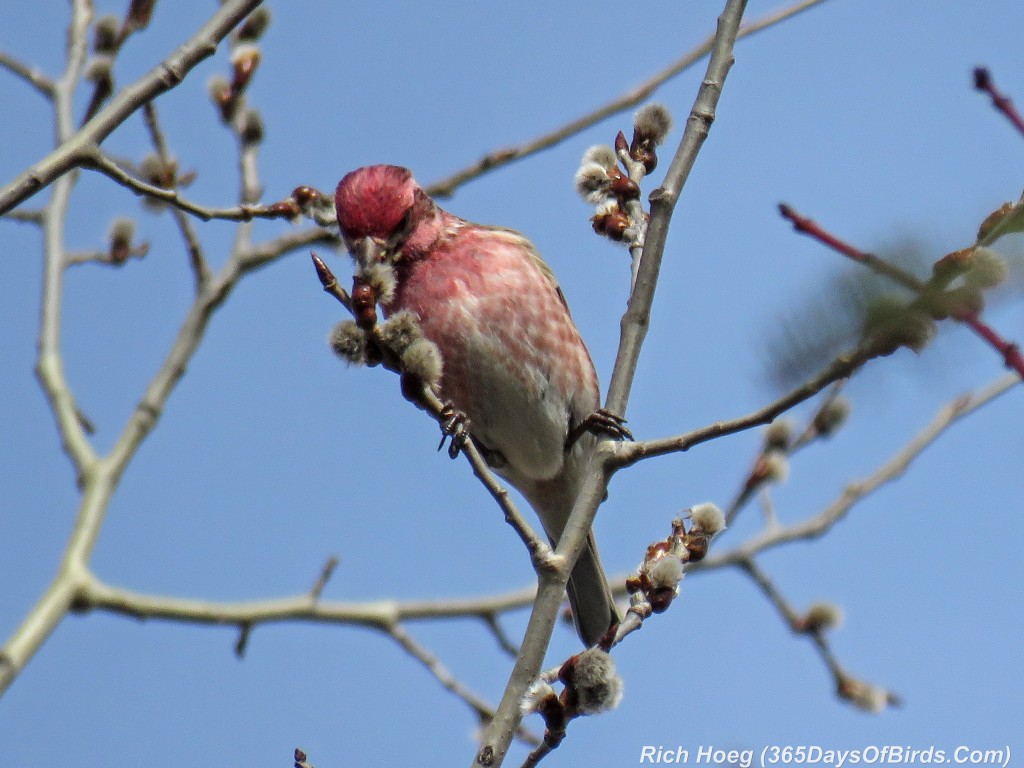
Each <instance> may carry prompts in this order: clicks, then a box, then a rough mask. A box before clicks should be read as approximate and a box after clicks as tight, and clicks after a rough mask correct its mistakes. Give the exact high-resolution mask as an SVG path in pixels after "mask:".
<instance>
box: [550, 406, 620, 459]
mask: <svg viewBox="0 0 1024 768" xmlns="http://www.w3.org/2000/svg"><path fill="white" fill-rule="evenodd" d="M585 432H590V433H591V434H594V435H597V434H603V435H607V436H608V437H610V438H611V439H612V440H632V439H633V433H632V432H630V431H629V430H628V429H626V420H625V419H624V418H622V417H621V416H619V415H617V414H614V413H612V412H611V411H609V410H607V409H605V408H599V409H597V410H596V411H594V412H593V413H592V414H590V415H589V416H587V418H585V419H584V420H583V421H581V422H580V423H579V424H577V425H576V426H575V427H574V428H573V429H572V431H570V432H569V436H568V437H566V439H565V450H567V451H568V450H569V449H571V448H572V447H573V446H574V445H575V444H576V441H577V440H579V439H580V438H581V437H582V436H583V434H584V433H585Z"/></svg>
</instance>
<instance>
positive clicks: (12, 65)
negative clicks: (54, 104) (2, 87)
mask: <svg viewBox="0 0 1024 768" xmlns="http://www.w3.org/2000/svg"><path fill="white" fill-rule="evenodd" d="M0 67H2V68H3V69H6V70H7V71H8V72H10V73H11V74H12V75H14V76H15V77H19V78H21V79H22V80H24V81H25V82H26V83H28V84H29V85H31V86H32V87H33V88H35V89H36V90H37V91H39V93H41V94H42V95H43V96H45V97H46V98H48V99H52V98H53V97H54V94H55V93H56V91H57V85H56V84H55V83H54V82H53V80H51V79H50V78H49V77H47V76H46V75H45V74H44V73H43V72H42V71H40V70H39V69H38V68H37V67H31V66H28V65H26V64H24V63H22V62H20V61H18V60H17V59H16V58H14V57H13V56H11V55H10V54H7V53H4V52H3V51H0Z"/></svg>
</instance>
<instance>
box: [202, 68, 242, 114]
mask: <svg viewBox="0 0 1024 768" xmlns="http://www.w3.org/2000/svg"><path fill="white" fill-rule="evenodd" d="M207 87H208V89H209V93H210V100H211V101H212V102H213V103H214V106H216V107H217V110H218V111H219V112H220V117H221V120H223V121H224V122H225V123H228V122H231V120H232V119H233V118H234V116H235V112H236V111H237V110H238V99H237V98H236V94H235V92H234V91H233V90H232V88H231V83H229V82H228V81H227V80H226V79H224V78H223V77H221V76H220V75H217V76H216V77H214V78H211V80H210V83H209V85H208V86H207Z"/></svg>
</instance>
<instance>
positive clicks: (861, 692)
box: [836, 677, 899, 715]
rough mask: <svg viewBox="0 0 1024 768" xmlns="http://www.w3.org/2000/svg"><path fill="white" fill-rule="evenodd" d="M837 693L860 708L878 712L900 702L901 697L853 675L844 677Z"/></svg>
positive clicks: (874, 712) (839, 683) (837, 687)
mask: <svg viewBox="0 0 1024 768" xmlns="http://www.w3.org/2000/svg"><path fill="white" fill-rule="evenodd" d="M836 694H838V696H839V697H840V698H841V699H845V700H846V701H848V702H850V703H851V704H853V705H854V706H855V707H857V708H858V709H862V710H863V711H865V712H870V713H871V714H874V715H876V714H878V713H879V712H881V711H882V710H884V709H885V708H886V707H887V706H889V705H893V706H895V705H897V704H899V699H898V698H896V697H895V696H893V695H892V694H891V693H889V692H888V691H887V690H885V689H884V688H880V687H879V686H877V685H871V684H870V683H865V682H863V681H862V680H857V679H855V678H852V677H843V678H842V679H841V680H840V681H839V682H838V684H837V685H836Z"/></svg>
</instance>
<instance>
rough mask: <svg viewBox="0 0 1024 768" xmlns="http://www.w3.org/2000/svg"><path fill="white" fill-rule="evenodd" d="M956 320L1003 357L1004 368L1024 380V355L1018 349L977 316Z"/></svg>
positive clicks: (963, 316) (967, 316)
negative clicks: (1012, 371) (1014, 372)
mask: <svg viewBox="0 0 1024 768" xmlns="http://www.w3.org/2000/svg"><path fill="white" fill-rule="evenodd" d="M956 319H957V320H959V321H960V322H961V323H963V324H964V325H966V326H967V327H968V328H970V329H971V330H972V331H974V332H975V333H976V334H978V335H979V336H980V337H981V338H983V339H984V340H985V341H986V342H988V344H989V345H990V346H991V347H992V348H993V349H995V350H996V351H997V352H999V354H1001V355H1002V356H1003V361H1004V362H1005V363H1006V367H1007V368H1010V369H1012V370H1014V371H1016V372H1017V373H1018V374H1019V375H1020V377H1021V378H1022V379H1024V355H1021V352H1020V347H1019V346H1018V345H1017V344H1015V343H1013V342H1012V341H1007V340H1006V339H1004V338H1003V337H1002V336H1000V335H999V334H998V333H996V332H995V331H994V330H993V329H992V328H990V327H989V325H988V324H987V323H986V322H985V321H984V320H982V319H981V318H980V317H978V315H977V314H967V315H962V316H957V317H956Z"/></svg>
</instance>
